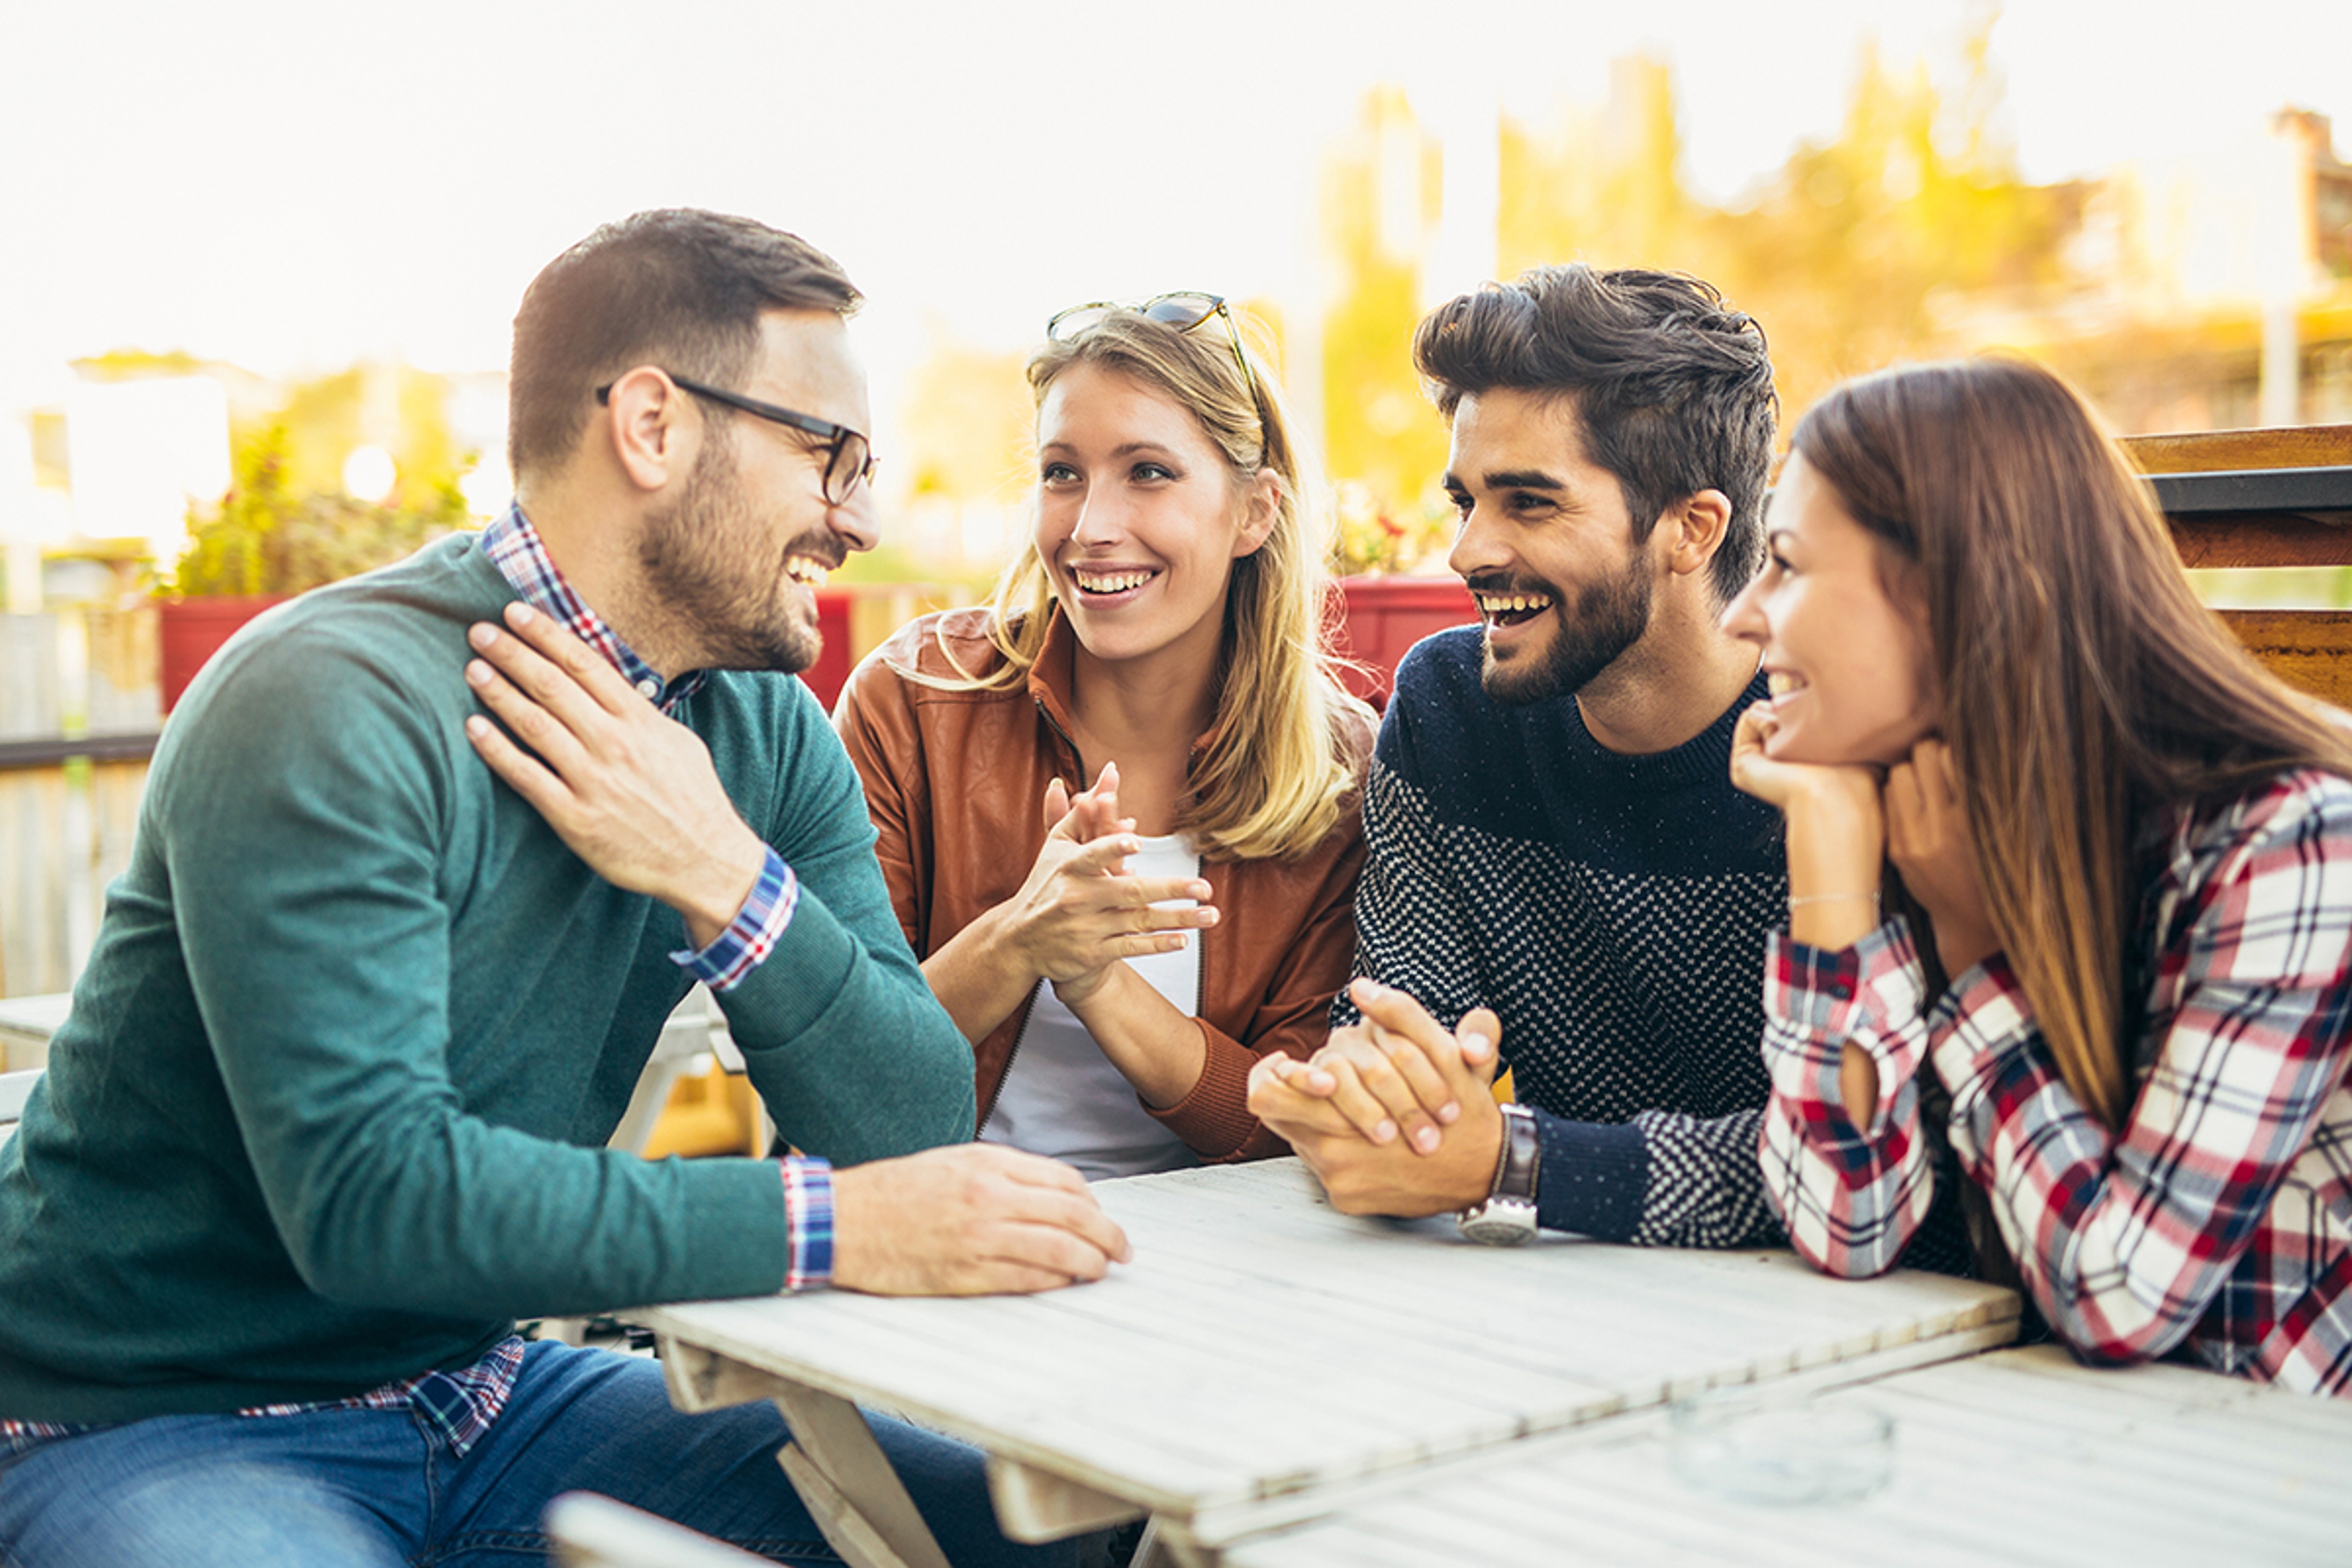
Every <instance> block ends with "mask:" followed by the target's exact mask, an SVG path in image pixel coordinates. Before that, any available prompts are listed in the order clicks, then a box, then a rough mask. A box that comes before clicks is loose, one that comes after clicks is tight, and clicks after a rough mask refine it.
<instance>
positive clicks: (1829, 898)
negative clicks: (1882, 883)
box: [1789, 893, 1878, 910]
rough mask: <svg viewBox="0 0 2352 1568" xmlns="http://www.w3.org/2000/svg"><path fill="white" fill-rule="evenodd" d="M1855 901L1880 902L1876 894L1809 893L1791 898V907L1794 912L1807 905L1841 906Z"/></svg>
mask: <svg viewBox="0 0 2352 1568" xmlns="http://www.w3.org/2000/svg"><path fill="white" fill-rule="evenodd" d="M1853 899H1868V900H1870V901H1871V902H1872V903H1876V902H1878V895H1877V894H1876V893H1807V894H1805V895H1803V896H1802V897H1792V898H1790V900H1789V907H1790V909H1792V910H1793V909H1798V908H1801V907H1802V906H1804V905H1806V904H1841V903H1844V902H1846V901H1847V900H1853Z"/></svg>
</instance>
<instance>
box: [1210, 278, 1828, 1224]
mask: <svg viewBox="0 0 2352 1568" xmlns="http://www.w3.org/2000/svg"><path fill="white" fill-rule="evenodd" d="M1413 356H1414V360H1415V363H1417V365H1418V366H1419V368H1420V371H1421V373H1422V375H1423V378H1424V379H1425V380H1426V382H1427V383H1428V384H1429V385H1430V387H1431V388H1432V391H1433V395H1434V397H1435V400H1436V403H1437V406H1438V410H1439V412H1440V413H1441V414H1443V415H1444V416H1445V417H1446V418H1447V419H1448V420H1449V421H1450V423H1451V425H1452V430H1453V445H1452V450H1451V452H1450V454H1449V458H1448V462H1447V469H1446V476H1445V488H1446V490H1447V493H1448V494H1449V495H1451V496H1452V498H1453V500H1454V506H1455V507H1456V508H1457V509H1458V510H1459V511H1460V513H1461V531H1460V534H1459V537H1458V538H1457V540H1456V541H1455V543H1454V552H1453V555H1452V557H1451V563H1452V565H1453V567H1454V570H1455V571H1456V572H1459V573H1460V574H1462V576H1463V578H1464V580H1465V582H1466V583H1467V584H1468V585H1469V587H1470V591H1471V593H1472V595H1474V597H1475V599H1476V601H1477V604H1478V607H1479V610H1480V613H1481V624H1480V625H1477V626H1464V627H1459V628H1456V629H1454V630H1453V631H1447V632H1441V633H1439V634H1438V635H1437V636H1435V637H1431V638H1429V639H1427V640H1426V641H1424V642H1423V643H1421V644H1420V645H1419V646H1418V647H1415V648H1413V649H1412V652H1411V653H1409V654H1407V655H1406V656H1405V658H1404V660H1403V663H1402V666H1401V667H1400V668H1399V669H1398V671H1397V680H1396V693H1395V696H1394V697H1393V698H1392V699H1391V701H1390V704H1389V708H1388V710H1387V712H1386V714H1385V715H1384V717H1383V719H1382V721H1381V734H1380V743H1379V748H1378V751H1377V753H1376V755H1375V757H1374V760H1373V763H1372V768H1371V774H1370V780H1369V782H1368V784H1367V785H1366V789H1365V795H1364V837H1365V840H1366V844H1367V846H1368V848H1369V851H1370V862H1369V864H1368V865H1367V867H1366V868H1365V872H1364V877H1363V880H1362V882H1361V884H1360V888H1359V890H1358V893H1357V899H1356V926H1357V931H1358V951H1357V969H1358V973H1359V974H1360V975H1361V976H1363V977H1364V978H1361V979H1359V980H1358V981H1357V982H1355V984H1353V985H1352V986H1351V987H1350V989H1349V991H1347V992H1343V993H1341V994H1340V996H1339V1000H1338V1002H1337V1003H1336V1004H1335V1005H1334V1009H1333V1024H1334V1032H1333V1034H1332V1037H1331V1040H1330V1043H1329V1044H1328V1045H1327V1046H1326V1047H1324V1048H1323V1049H1322V1050H1321V1051H1320V1052H1318V1055H1317V1056H1316V1057H1315V1058H1313V1059H1312V1061H1310V1062H1308V1063H1304V1064H1301V1063H1296V1062H1276V1061H1273V1060H1271V1059H1269V1060H1268V1061H1266V1062H1264V1063H1261V1064H1260V1067H1259V1068H1258V1070H1257V1071H1255V1073H1254V1074H1253V1075H1252V1094H1251V1100H1250V1109H1251V1110H1255V1111H1256V1112H1257V1114H1258V1115H1259V1116H1260V1117H1262V1118H1264V1120H1265V1122H1266V1124H1267V1125H1268V1126H1269V1127H1271V1128H1273V1129H1274V1130H1275V1131H1277V1132H1280V1133H1281V1134H1283V1136H1285V1137H1286V1138H1287V1139H1288V1140H1289V1141H1290V1142H1291V1144H1292V1146H1293V1147H1294V1148H1295V1149H1296V1150H1297V1152H1298V1153H1299V1154H1300V1155H1302V1156H1303V1157H1304V1158H1305V1159H1306V1161H1307V1163H1308V1164H1309V1165H1310V1166H1312V1167H1313V1168H1314V1169H1315V1171H1316V1173H1318V1175H1319V1176H1320V1177H1321V1178H1322V1180H1323V1182H1324V1184H1325V1185H1326V1187H1327V1188H1328V1190H1329V1192H1330V1194H1331V1197H1332V1200H1333V1202H1334V1203H1335V1204H1336V1205H1338V1206H1339V1207H1340V1208H1342V1209H1345V1210H1348V1211H1349V1212H1353V1213H1370V1214H1386V1215H1427V1214H1436V1213H1442V1212H1444V1211H1446V1210H1457V1211H1465V1215H1464V1231H1465V1234H1466V1235H1469V1236H1471V1237H1473V1238H1474V1239H1477V1240H1484V1241H1497V1240H1501V1241H1508V1240H1517V1239H1521V1238H1523V1237H1527V1236H1529V1235H1532V1234H1533V1233H1534V1231H1535V1229H1536V1227H1537V1226H1538V1224H1540V1225H1541V1226H1544V1227H1547V1228H1551V1229H1558V1230H1566V1231H1575V1232H1579V1233H1581V1234H1583V1235H1587V1236H1591V1237H1601V1238H1605V1239H1609V1240H1615V1241H1626V1242H1634V1243H1648V1244H1672V1245H1683V1246H1702V1247H1732V1246H1742V1245H1750V1244H1754V1243H1759V1242H1763V1241H1769V1240H1772V1239H1775V1238H1777V1237H1778V1236H1779V1234H1780V1231H1779V1226H1778V1225H1777V1223H1776V1222H1775V1220H1774V1218H1773V1215H1772V1211H1771V1209H1770V1207H1769V1205H1768V1204H1767V1203H1766V1201H1765V1196H1764V1189H1763V1182H1762V1177H1761V1173H1760V1172H1759V1168H1758V1163H1757V1152H1756V1151H1757V1134H1758V1130H1759V1124H1760V1117H1761V1115H1762V1110H1763V1106H1764V1102H1765V1099H1766V1094H1767V1089H1768V1086H1767V1084H1766V1081H1765V1077H1764V1069H1763V1065H1762V1062H1761V1059H1760V1056H1759V1041H1760V1040H1761V1038H1762V1035H1763V1016H1762V1006H1761V981H1762V964H1763V956H1764V937H1765V932H1766V931H1767V930H1768V929H1769V927H1770V926H1771V925H1772V924H1773V923H1774V922H1775V921H1777V920H1778V919H1779V918H1780V912H1781V907H1782V900H1783V899H1784V898H1785V897H1786V881H1785V878H1784V875H1783V871H1782V866H1783V864H1784V861H1785V857H1784V856H1783V854H1782V852H1781V850H1780V845H1779V840H1778V817H1777V816H1776V814H1775V813H1773V812H1771V811H1769V810H1761V811H1759V810H1758V809H1757V807H1756V804H1755V803H1754V802H1753V801H1751V800H1749V799H1748V798H1747V797H1745V796H1743V795H1740V794H1739V793H1738V791H1736V790H1734V789H1733V788H1732V787H1731V784H1730V778H1729V760H1730V754H1731V731H1732V727H1733V724H1734V722H1735V721H1737V719H1738V715H1739V712H1740V710H1742V709H1743V708H1745V707H1746V706H1747V705H1748V703H1749V702H1752V701H1754V700H1758V699H1759V698H1761V697H1762V696H1764V695H1765V683H1764V680H1763V679H1762V678H1761V677H1760V676H1759V673H1758V670H1757V656H1756V649H1755V647H1753V646H1752V645H1748V644H1743V643H1741V642H1740V641H1738V639H1736V638H1734V637H1730V636H1728V635H1727V634H1726V633H1725V632H1724V631H1723V629H1722V628H1721V626H1719V625H1718V624H1717V619H1718V616H1720V614H1721V612H1722V610H1723V607H1724V606H1725V605H1727V604H1728V603H1729V602H1730V600H1731V598H1732V597H1733V595H1735V594H1737V593H1738V590H1739V589H1740V587H1741V586H1742V585H1743V584H1746V582H1747V581H1748V577H1749V576H1750V575H1751V574H1753V573H1754V572H1755V570H1756V568H1757V566H1758V564H1759V562H1760V560H1761V558H1762V542H1763V528H1762V521H1761V517H1760V515H1759V514H1760V510H1761V506H1762V502H1763V497H1764V489H1765V484H1766V480H1767V477H1768V474H1769V468H1770V463H1771V457H1772V436H1773V426H1774V420H1775V415H1776V412H1777V407H1778V401H1777V398H1776V396H1775V395H1774V393H1773V390H1772V368H1771V364H1770V363H1769V360H1768V359H1767V357H1766V353H1765V344H1764V335H1763V332H1762V331H1761V330H1760V329H1759V328H1758V326H1757V325H1756V323H1755V322H1754V321H1751V320H1750V319H1749V318H1748V317H1747V316H1745V315H1743V314H1741V313H1740V312H1738V311H1737V310H1732V309H1730V308H1729V307H1728V306H1727V305H1726V304H1725V303H1724V301H1723V300H1722V298H1721V296H1720V295H1719V294H1717V291H1716V290H1715V289H1712V288H1710V287H1709V286H1708V285H1706V284H1705V283H1703V282H1700V281H1699V280H1697V279H1693V278H1687V277H1682V276H1679V275H1675V274H1669V273H1664V272H1653V271H1642V270H1618V271H1601V270H1595V269H1593V268H1589V267H1584V266H1571V267H1551V268H1538V269H1536V270H1534V271H1531V272H1528V274H1526V275H1525V276H1524V277H1522V278H1521V279H1519V280H1518V281H1517V282H1516V283H1513V284H1509V285H1488V286H1487V287H1486V288H1484V289H1479V290H1478V291H1477V292H1475V293H1471V294H1465V295H1463V296H1461V297H1460V298H1458V299H1455V300H1451V301H1450V302H1448V303H1446V304H1444V305H1442V306H1440V307H1438V309H1437V310H1434V311H1433V312H1432V313H1431V314H1430V315H1429V316H1428V317H1427V318H1425V319H1424V320H1423V321H1422V323H1421V325H1420V328H1419V330H1418V331H1417V332H1416V333H1415V335H1414V340H1413ZM1498 1045H1499V1047H1500V1052H1501V1058H1502V1060H1503V1061H1504V1062H1506V1063H1507V1065H1508V1066H1509V1068H1510V1069H1511V1073H1512V1079H1513V1082H1514V1084H1515V1086H1516V1091H1517V1096H1518V1099H1519V1100H1520V1101H1521V1103H1520V1104H1517V1105H1512V1106H1508V1107H1504V1108H1500V1109H1498V1108H1497V1106H1496V1102H1495V1100H1494V1098H1493V1097H1492V1096H1491V1095H1490V1094H1489V1093H1488V1091H1487V1086H1486V1079H1487V1077H1488V1076H1489V1075H1491V1073H1492V1072H1493V1071H1494V1068H1495V1064H1496V1047H1497V1046H1498Z"/></svg>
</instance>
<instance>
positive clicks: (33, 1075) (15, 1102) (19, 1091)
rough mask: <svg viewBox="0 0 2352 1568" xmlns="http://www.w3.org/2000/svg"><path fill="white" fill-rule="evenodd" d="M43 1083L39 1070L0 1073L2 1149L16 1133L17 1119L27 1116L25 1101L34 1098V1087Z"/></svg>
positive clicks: (0, 1135)
mask: <svg viewBox="0 0 2352 1568" xmlns="http://www.w3.org/2000/svg"><path fill="white" fill-rule="evenodd" d="M40 1081H41V1075H40V1071H39V1069H37V1068H36V1069H34V1070H33V1071H31V1072H0V1148H5V1147H6V1145H7V1142H8V1140H9V1139H11V1138H13V1137H15V1136H16V1119H17V1118H18V1117H21V1116H23V1115H24V1114H25V1101H26V1100H30V1099H31V1098H32V1096H33V1086H34V1085H35V1084H37V1083H38V1082H40Z"/></svg>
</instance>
